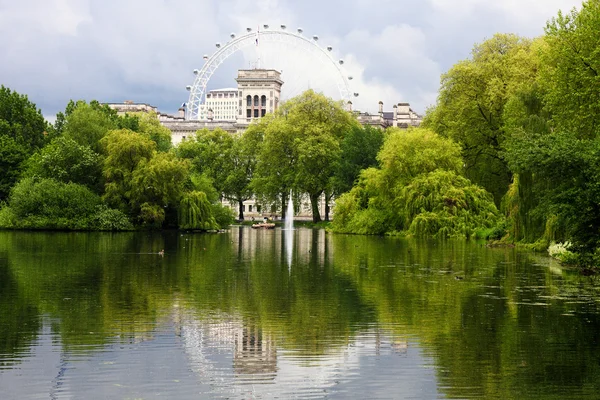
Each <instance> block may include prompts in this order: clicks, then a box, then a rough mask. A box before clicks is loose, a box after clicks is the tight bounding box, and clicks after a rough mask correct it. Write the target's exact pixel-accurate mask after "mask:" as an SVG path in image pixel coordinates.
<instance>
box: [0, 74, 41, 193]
mask: <svg viewBox="0 0 600 400" xmlns="http://www.w3.org/2000/svg"><path fill="white" fill-rule="evenodd" d="M48 128H49V127H48V124H47V123H46V121H45V120H44V117H43V115H42V113H41V111H40V110H38V109H37V108H36V106H35V104H33V103H31V102H30V101H29V99H28V98H27V96H25V95H21V94H19V93H17V92H13V91H11V90H10V89H9V88H7V87H5V86H2V85H0V200H3V199H6V198H7V197H8V194H9V192H10V189H11V188H12V187H13V186H14V184H15V183H16V182H17V181H18V179H19V177H20V176H21V173H22V168H23V161H24V160H26V159H27V157H28V156H30V155H31V154H33V153H34V152H35V151H36V150H37V149H39V148H41V147H42V146H43V145H44V144H45V143H46V132H47V130H48Z"/></svg>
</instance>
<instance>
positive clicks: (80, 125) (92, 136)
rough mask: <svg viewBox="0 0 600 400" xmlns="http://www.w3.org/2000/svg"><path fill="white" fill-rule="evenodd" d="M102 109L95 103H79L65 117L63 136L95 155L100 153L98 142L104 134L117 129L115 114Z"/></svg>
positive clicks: (100, 146)
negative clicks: (87, 148)
mask: <svg viewBox="0 0 600 400" xmlns="http://www.w3.org/2000/svg"><path fill="white" fill-rule="evenodd" d="M107 109H108V107H106V108H102V107H100V106H99V105H97V102H96V103H91V104H87V103H85V102H83V101H79V102H77V103H76V104H75V106H74V108H73V110H72V111H71V112H70V114H69V115H68V116H67V117H66V119H65V123H64V127H63V128H62V129H63V135H64V136H65V137H67V138H69V139H72V140H74V141H75V142H77V143H78V144H79V145H81V146H88V147H90V148H91V149H92V150H93V151H94V152H96V153H102V150H103V148H102V145H101V143H100V141H101V140H102V138H104V136H106V134H107V133H108V132H109V131H111V130H114V129H117V128H118V123H117V119H116V118H117V117H116V113H114V115H113V114H112V113H111V111H112V110H110V109H108V110H107Z"/></svg>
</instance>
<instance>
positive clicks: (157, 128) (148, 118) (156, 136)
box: [121, 112, 172, 152]
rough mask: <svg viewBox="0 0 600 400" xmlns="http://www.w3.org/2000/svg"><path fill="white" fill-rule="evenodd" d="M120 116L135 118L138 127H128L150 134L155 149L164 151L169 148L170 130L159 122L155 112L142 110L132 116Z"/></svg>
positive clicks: (170, 145)
mask: <svg viewBox="0 0 600 400" xmlns="http://www.w3.org/2000/svg"><path fill="white" fill-rule="evenodd" d="M121 118H123V119H124V118H136V119H137V121H138V125H139V128H138V129H132V128H129V129H132V130H136V131H139V132H141V133H144V134H146V135H148V136H150V139H152V140H153V141H154V142H155V143H156V150H158V151H162V152H165V151H169V150H170V149H171V147H172V144H171V131H170V130H169V128H167V127H164V126H162V125H161V124H160V121H159V120H158V118H157V116H156V114H155V113H147V112H143V113H136V114H135V115H134V116H129V115H128V114H125V116H124V117H121Z"/></svg>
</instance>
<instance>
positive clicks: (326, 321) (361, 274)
mask: <svg viewBox="0 0 600 400" xmlns="http://www.w3.org/2000/svg"><path fill="white" fill-rule="evenodd" d="M236 229H237V228H236ZM294 234H295V237H294V254H293V258H292V260H293V261H292V264H291V268H290V267H288V263H287V259H286V257H285V246H284V244H285V241H284V239H283V238H282V237H281V231H280V230H274V231H254V230H251V229H244V228H241V229H240V230H239V231H238V230H235V229H234V230H233V231H232V232H231V234H218V235H187V234H181V233H176V232H172V233H162V234H160V233H159V234H154V233H146V232H144V233H126V234H116V235H115V234H97V233H90V234H81V233H79V234H72V233H64V234H63V233H56V232H55V233H51V234H50V233H39V232H38V233H19V232H0V254H2V256H0V260H7V261H5V264H0V318H1V321H2V323H1V324H0V329H2V331H0V334H1V335H2V336H0V351H1V352H2V354H3V355H4V354H13V355H17V354H18V352H19V351H22V350H25V349H24V347H25V346H29V345H30V344H31V342H32V341H33V340H34V339H35V337H36V335H37V334H38V333H39V330H40V329H41V327H40V316H41V315H44V316H48V317H49V319H50V320H51V321H52V323H53V329H54V331H56V332H59V333H60V335H61V338H62V342H63V344H64V347H65V349H66V350H68V351H76V350H77V351H80V350H78V349H84V348H85V349H94V348H99V347H100V346H103V345H105V344H106V343H110V342H114V341H124V342H132V341H140V340H146V339H148V338H151V337H153V335H154V331H155V328H156V325H157V323H160V322H161V321H163V320H169V321H170V320H171V319H174V321H175V324H176V325H178V326H182V327H184V326H185V324H184V323H183V322H181V321H179V320H178V318H179V317H178V315H179V314H182V315H190V316H191V317H189V319H190V320H191V321H195V322H194V323H197V324H203V323H204V322H205V321H206V320H208V319H210V318H211V317H214V318H216V319H217V320H219V321H220V322H223V321H225V320H222V319H221V316H224V315H225V316H235V321H234V323H232V324H230V325H231V326H230V327H229V328H227V327H226V326H224V325H223V326H221V327H217V325H218V324H212V325H211V327H212V328H211V329H213V328H214V329H213V330H212V331H211V332H213V334H214V333H215V332H217V330H218V331H220V332H221V333H222V334H225V333H226V332H230V333H231V332H233V333H232V335H233V336H231V341H230V342H228V343H233V345H232V346H230V347H229V349H230V350H229V351H231V352H232V355H233V359H232V361H231V362H232V366H233V368H234V370H235V371H236V373H237V374H240V375H248V374H266V375H269V374H274V373H275V372H274V371H275V370H276V368H277V366H278V363H280V362H281V359H282V356H281V354H282V350H294V354H296V355H299V356H304V357H306V356H321V355H327V356H329V357H333V358H335V356H336V355H339V354H341V353H343V352H347V351H348V348H349V346H348V344H350V343H353V342H354V341H356V340H358V339H357V338H359V337H361V335H362V334H364V333H365V332H366V331H370V332H372V331H376V332H377V335H379V331H380V330H381V331H382V332H383V335H384V336H387V337H389V338H390V339H389V340H390V345H389V346H391V347H392V348H393V349H394V350H395V351H397V352H402V351H405V350H406V347H407V346H408V343H407V341H406V338H410V337H417V338H418V339H419V340H420V343H421V344H422V346H424V347H425V349H426V352H427V353H428V354H432V355H433V356H434V357H435V359H436V364H437V371H438V378H439V380H440V382H441V386H442V387H444V390H445V392H446V394H447V395H448V396H449V397H461V398H469V397H484V398H490V397H491V398H499V397H505V398H514V397H515V394H519V397H521V398H527V397H536V394H537V395H539V393H543V392H544V391H550V393H549V394H552V393H559V394H560V395H564V396H565V397H568V395H572V396H573V397H577V396H578V395H582V394H587V393H591V391H593V390H597V389H599V387H598V385H599V382H600V362H599V360H600V350H599V348H598V346H597V343H598V342H599V341H600V334H599V333H598V330H597V329H596V328H597V327H598V326H599V325H600V320H599V319H598V306H597V305H596V306H594V304H597V303H594V302H595V300H594V299H595V298H597V288H598V285H597V283H596V286H594V285H593V284H591V283H590V282H588V281H587V279H589V278H581V277H579V276H577V275H570V274H567V273H562V275H561V274H559V273H557V272H556V271H555V269H553V270H552V271H554V272H549V271H551V269H549V268H546V267H540V266H538V264H539V263H540V261H539V260H538V259H535V260H534V261H535V264H533V263H532V260H533V259H532V258H531V257H530V256H529V255H528V254H522V253H519V252H516V251H515V250H514V249H488V248H485V247H483V246H479V245H477V243H474V242H466V241H446V242H438V241H414V240H402V239H396V238H380V237H360V236H339V235H329V234H326V233H325V232H324V231H312V230H307V229H300V230H297V231H295V232H294ZM163 248H164V249H165V253H166V255H165V256H164V258H161V257H159V256H158V255H157V254H156V253H157V252H158V250H160V249H163ZM150 253H154V254H150ZM582 279H586V280H585V281H584V280H582ZM592 283H593V282H592ZM594 290H595V291H594ZM594 295H596V296H595V297H594ZM546 304H548V305H546ZM175 306H177V307H175ZM174 309H176V311H174ZM178 321H179V322H178ZM219 321H217V322H219ZM184 322H185V321H184ZM203 329H204V328H203ZM198 332H204V330H198ZM207 332H208V331H207ZM203 334H204V333H203ZM206 334H208V333H206ZM228 340H229V339H228ZM377 343H378V342H377V341H375V345H374V346H375V348H378V347H377V346H378V344H377ZM552 386H553V387H554V389H552V388H551V387H552ZM561 387H562V388H565V387H571V388H573V387H575V388H576V389H577V390H574V391H573V393H572V394H568V393H567V394H565V393H563V392H560V390H559V388H561ZM469 388H470V389H469ZM544 394H546V393H544ZM559 394H557V396H556V397H560V396H559ZM545 397H551V396H545Z"/></svg>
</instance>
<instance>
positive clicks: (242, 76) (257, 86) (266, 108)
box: [236, 69, 283, 125]
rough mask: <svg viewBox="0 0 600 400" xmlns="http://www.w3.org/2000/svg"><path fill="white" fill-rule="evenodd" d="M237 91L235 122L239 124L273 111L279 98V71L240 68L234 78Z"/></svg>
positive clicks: (281, 82) (277, 105) (280, 83)
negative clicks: (237, 101) (236, 115)
mask: <svg viewBox="0 0 600 400" xmlns="http://www.w3.org/2000/svg"><path fill="white" fill-rule="evenodd" d="M236 81H237V83H238V92H239V109H238V117H237V122H238V124H240V125H244V124H246V125H247V124H250V123H251V122H252V121H254V120H256V119H259V118H262V117H264V116H265V115H266V114H268V113H272V112H275V111H276V110H277V108H278V107H279V100H280V99H281V86H282V85H283V81H282V80H281V73H280V72H279V71H276V70H274V69H246V70H244V69H241V70H239V71H238V76H237V79H236Z"/></svg>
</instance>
